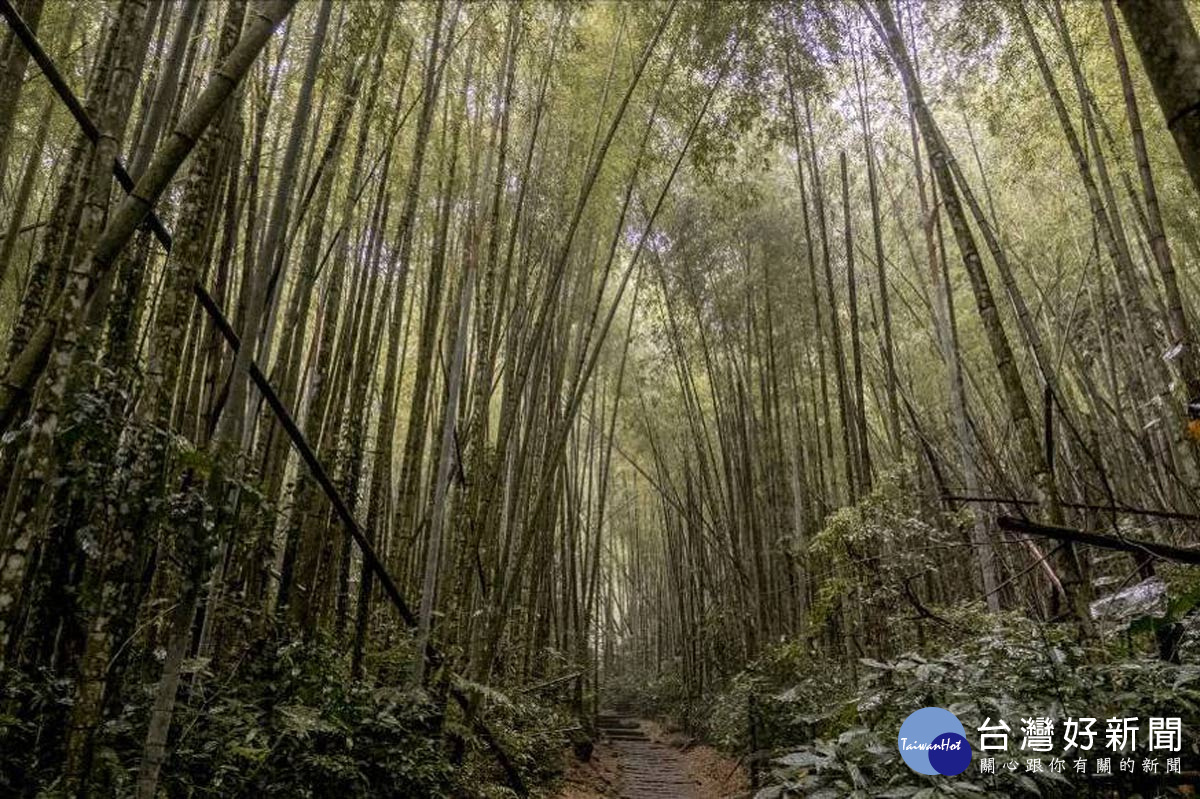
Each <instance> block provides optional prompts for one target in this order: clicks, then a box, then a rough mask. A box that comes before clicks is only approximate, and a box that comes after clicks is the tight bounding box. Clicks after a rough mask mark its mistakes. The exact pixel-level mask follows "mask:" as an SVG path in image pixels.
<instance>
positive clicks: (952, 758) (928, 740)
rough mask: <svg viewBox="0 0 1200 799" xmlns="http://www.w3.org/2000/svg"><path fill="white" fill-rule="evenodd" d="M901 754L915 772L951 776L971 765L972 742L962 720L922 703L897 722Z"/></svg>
mask: <svg viewBox="0 0 1200 799" xmlns="http://www.w3.org/2000/svg"><path fill="white" fill-rule="evenodd" d="M896 744H897V746H899V747H900V756H901V757H903V758H904V762H905V763H907V764H908V767H909V768H911V769H912V770H913V771H915V772H917V773H918V774H930V775H933V774H942V775H944V776H947V777H953V776H955V775H957V774H962V773H963V772H964V771H966V770H967V766H969V765H971V744H970V743H968V742H967V731H966V730H964V729H963V725H962V722H960V721H959V720H958V718H957V717H956V716H955V715H954V714H953V713H951V712H950V711H949V710H946V709H945V708H940V707H923V708H921V709H920V710H918V711H917V712H915V713H913V714H911V715H910V716H909V717H908V718H906V719H905V720H904V723H903V724H901V725H900V735H899V736H897V739H896Z"/></svg>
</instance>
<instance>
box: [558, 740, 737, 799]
mask: <svg viewBox="0 0 1200 799" xmlns="http://www.w3.org/2000/svg"><path fill="white" fill-rule="evenodd" d="M639 726H640V729H641V730H642V732H643V733H644V734H645V740H612V741H610V740H600V741H598V742H597V743H596V747H595V749H594V751H593V752H592V757H591V759H590V760H589V761H588V762H586V763H581V762H578V761H574V760H573V759H572V760H573V762H572V765H571V766H570V767H569V768H568V769H567V773H566V775H565V777H564V779H563V786H562V788H561V790H560V791H559V793H557V794H556V795H555V799H610V798H611V797H620V798H621V799H651V798H652V797H663V798H664V799H666V798H667V797H670V798H671V799H730V797H739V796H743V795H749V794H748V791H749V787H750V780H749V776H748V774H747V771H746V769H745V768H743V766H742V764H741V763H740V762H738V761H734V760H733V759H731V758H729V757H726V756H725V755H723V754H721V753H720V752H718V751H717V750H716V749H714V748H712V747H711V746H705V745H703V744H697V743H696V742H695V741H694V740H692V739H689V738H688V737H686V736H684V735H682V734H680V733H675V732H670V731H668V730H666V729H664V728H663V727H662V726H661V725H659V724H657V723H655V722H652V721H641V722H640V725H639Z"/></svg>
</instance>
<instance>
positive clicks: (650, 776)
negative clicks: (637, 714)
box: [598, 711, 700, 799]
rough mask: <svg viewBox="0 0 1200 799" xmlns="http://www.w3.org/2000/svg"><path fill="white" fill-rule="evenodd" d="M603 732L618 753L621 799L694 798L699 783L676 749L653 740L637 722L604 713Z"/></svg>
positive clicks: (602, 720)
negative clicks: (689, 772)
mask: <svg viewBox="0 0 1200 799" xmlns="http://www.w3.org/2000/svg"><path fill="white" fill-rule="evenodd" d="M598 724H599V727H600V731H601V733H602V734H603V735H604V737H605V738H607V739H608V741H609V742H610V743H611V744H612V747H613V749H615V750H616V752H617V763H618V768H619V769H620V775H621V783H620V786H621V788H620V794H619V796H620V797H621V799H694V797H696V796H697V795H698V786H699V785H700V781H699V780H697V779H696V778H695V777H693V776H690V775H689V774H688V767H687V765H686V764H685V763H684V761H683V759H682V758H681V757H680V756H679V753H678V751H676V750H675V749H674V748H672V747H670V746H668V745H666V744H663V743H658V742H657V741H652V740H651V739H650V737H649V736H647V735H646V733H645V732H644V731H643V730H642V725H641V723H640V722H638V721H637V720H636V719H633V718H630V717H629V716H627V715H624V714H623V713H621V712H619V711H614V712H610V713H601V714H600V717H599V719H598Z"/></svg>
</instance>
